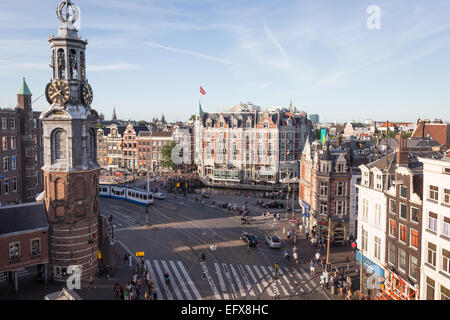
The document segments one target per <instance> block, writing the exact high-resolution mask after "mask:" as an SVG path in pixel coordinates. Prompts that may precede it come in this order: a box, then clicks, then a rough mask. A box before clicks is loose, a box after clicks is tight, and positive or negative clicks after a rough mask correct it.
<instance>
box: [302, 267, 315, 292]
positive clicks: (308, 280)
mask: <svg viewBox="0 0 450 320" xmlns="http://www.w3.org/2000/svg"><path fill="white" fill-rule="evenodd" d="M300 272H301V273H302V274H303V276H304V277H305V278H306V281H305V287H306V289H308V290H311V291H312V289H311V288H310V287H309V285H308V282H310V280H311V277H310V276H309V274H307V273H306V272H305V270H303V269H302V268H300ZM311 285H312V284H311Z"/></svg>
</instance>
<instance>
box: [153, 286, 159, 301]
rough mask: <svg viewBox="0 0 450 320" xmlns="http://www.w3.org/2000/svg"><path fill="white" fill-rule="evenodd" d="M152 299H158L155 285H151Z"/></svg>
mask: <svg viewBox="0 0 450 320" xmlns="http://www.w3.org/2000/svg"><path fill="white" fill-rule="evenodd" d="M152 291H153V292H152V293H153V300H158V291H157V288H156V286H155V285H153V290H152Z"/></svg>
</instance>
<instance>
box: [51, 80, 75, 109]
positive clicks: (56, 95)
mask: <svg viewBox="0 0 450 320" xmlns="http://www.w3.org/2000/svg"><path fill="white" fill-rule="evenodd" d="M45 95H46V97H47V101H48V102H49V103H58V104H65V103H66V102H67V101H69V99H70V87H69V85H68V84H67V83H65V82H64V81H61V80H56V81H53V82H51V83H49V84H48V85H47V88H46V91H45Z"/></svg>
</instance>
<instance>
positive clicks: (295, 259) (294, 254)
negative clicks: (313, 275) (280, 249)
mask: <svg viewBox="0 0 450 320" xmlns="http://www.w3.org/2000/svg"><path fill="white" fill-rule="evenodd" d="M292 255H293V256H294V261H295V264H298V254H297V252H296V251H294V253H293V254H292Z"/></svg>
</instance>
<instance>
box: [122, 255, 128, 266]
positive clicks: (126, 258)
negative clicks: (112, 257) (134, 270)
mask: <svg viewBox="0 0 450 320" xmlns="http://www.w3.org/2000/svg"><path fill="white" fill-rule="evenodd" d="M127 261H128V254H126V253H125V255H124V256H123V264H127Z"/></svg>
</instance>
